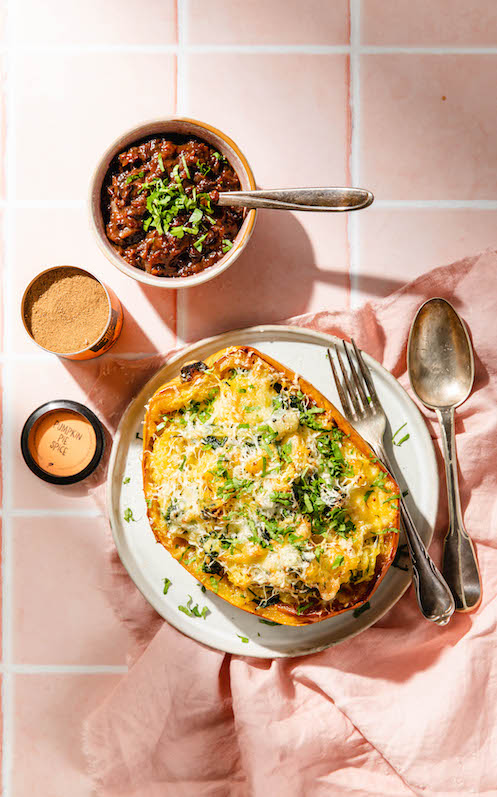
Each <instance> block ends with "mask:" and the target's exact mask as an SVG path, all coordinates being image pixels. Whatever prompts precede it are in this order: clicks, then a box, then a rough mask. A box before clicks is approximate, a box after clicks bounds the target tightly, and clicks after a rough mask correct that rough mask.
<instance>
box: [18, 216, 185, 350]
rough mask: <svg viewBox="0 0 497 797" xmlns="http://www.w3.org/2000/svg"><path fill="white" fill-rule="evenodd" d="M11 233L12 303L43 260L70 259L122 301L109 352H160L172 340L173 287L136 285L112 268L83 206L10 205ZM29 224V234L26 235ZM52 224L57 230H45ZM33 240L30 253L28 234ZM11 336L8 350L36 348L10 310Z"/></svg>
mask: <svg viewBox="0 0 497 797" xmlns="http://www.w3.org/2000/svg"><path fill="white" fill-rule="evenodd" d="M14 220H15V224H14V230H15V236H16V246H15V258H16V260H15V264H16V267H15V270H14V275H13V285H14V295H13V301H14V306H15V307H16V308H18V307H20V302H21V298H22V295H23V293H24V290H25V288H26V285H27V284H28V283H29V282H30V281H31V279H33V277H34V276H36V274H38V273H39V272H40V271H43V269H45V268H48V267H49V266H54V265H63V264H66V265H67V264H68V265H73V266H81V268H86V269H87V270H88V271H90V272H92V273H93V274H95V276H97V277H99V278H100V279H101V280H103V281H104V282H105V283H106V284H107V285H109V286H110V287H111V288H112V289H113V290H114V291H115V293H116V294H117V296H118V297H119V299H120V301H121V303H122V305H123V307H124V313H125V318H124V326H123V331H122V333H121V336H120V338H119V340H118V342H117V343H116V344H115V346H114V347H113V348H112V349H111V352H110V355H109V356H117V355H119V354H120V353H122V352H129V353H133V352H144V353H152V352H156V351H160V352H166V351H168V350H169V349H171V348H173V347H174V345H175V339H176V338H175V330H176V295H175V291H170V290H165V289H163V290H158V289H152V288H149V287H148V286H144V287H143V288H142V287H141V285H140V283H138V282H136V281H135V280H133V279H130V278H129V277H127V276H126V275H124V274H122V273H121V272H120V271H119V270H118V269H116V268H115V267H114V266H113V265H111V263H109V261H108V260H107V258H106V257H104V255H103V254H102V253H101V252H100V249H99V248H98V246H97V244H96V241H95V238H94V235H93V233H92V231H91V229H90V225H89V222H88V214H87V210H86V207H85V208H81V209H79V208H65V209H61V208H44V209H40V208H37V209H26V208H24V209H22V210H16V211H14ZM26 229H29V230H30V236H29V237H28V236H27V235H26ZM52 230H56V231H57V234H56V235H55V234H51V231H52ZM33 239H34V240H36V250H35V253H34V254H33V247H32V243H31V242H32V240H33ZM13 315H14V321H13V331H14V334H13V336H12V340H13V345H14V350H15V351H16V352H26V353H31V354H34V353H36V352H38V351H39V349H38V347H37V346H35V344H34V343H33V341H32V340H31V339H30V338H29V336H28V335H27V334H26V331H25V329H24V327H23V324H22V320H21V317H20V313H19V312H17V310H16V312H15V313H14V314H13Z"/></svg>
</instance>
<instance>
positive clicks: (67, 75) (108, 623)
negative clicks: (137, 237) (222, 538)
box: [0, 0, 497, 797]
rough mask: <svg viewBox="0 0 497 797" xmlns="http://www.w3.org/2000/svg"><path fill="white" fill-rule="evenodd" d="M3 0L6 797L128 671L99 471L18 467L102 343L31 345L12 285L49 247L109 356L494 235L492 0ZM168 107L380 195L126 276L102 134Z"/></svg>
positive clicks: (302, 300)
mask: <svg viewBox="0 0 497 797" xmlns="http://www.w3.org/2000/svg"><path fill="white" fill-rule="evenodd" d="M6 2H7V0H3V2H2V1H1V0H0V110H1V113H0V116H1V119H2V122H1V128H0V217H1V218H0V221H1V223H2V225H1V237H2V244H3V245H2V247H1V253H2V257H3V266H4V270H3V278H2V286H1V287H2V290H3V298H2V314H3V316H4V333H5V334H4V335H3V338H2V353H1V362H0V376H1V382H2V406H3V417H4V419H5V427H4V429H3V437H2V444H3V449H4V450H3V460H2V461H3V466H4V467H3V481H2V489H3V516H2V533H3V547H2V555H3V559H2V565H1V567H2V568H3V567H7V578H6V579H4V586H3V592H2V597H3V598H7V600H5V601H4V602H3V608H2V613H1V615H0V620H1V622H2V625H3V630H2V635H1V642H2V659H1V661H2V667H3V676H2V678H3V701H2V705H3V712H4V715H3V716H4V720H3V722H4V724H3V725H2V728H3V729H4V730H6V731H8V733H4V734H3V738H4V740H5V757H4V768H3V774H4V776H5V777H4V784H3V787H4V797H28V795H29V797H31V795H32V794H36V795H37V797H62V796H63V797H66V796H67V795H71V797H90V795H91V794H92V786H91V783H90V781H89V778H88V776H87V774H86V771H85V766H84V759H83V755H82V751H81V739H80V731H81V724H82V721H83V719H84V718H85V717H86V716H87V714H88V712H89V711H90V710H91V709H92V708H93V707H94V706H96V705H97V704H98V702H99V701H100V700H102V699H103V698H104V696H105V695H106V694H107V693H108V691H109V690H110V689H111V688H112V686H113V685H114V684H115V683H116V681H117V679H118V678H119V677H120V673H121V672H122V671H123V670H124V669H125V666H124V664H125V651H126V636H125V634H124V631H123V629H122V627H121V626H120V624H119V623H118V622H117V621H116V619H115V617H114V616H113V614H112V613H111V612H110V609H109V608H108V604H107V601H106V598H105V595H104V594H103V593H102V591H101V585H102V583H103V581H104V566H105V556H104V539H105V526H106V522H105V520H104V518H103V517H102V516H101V515H100V509H99V507H98V505H96V504H95V501H94V498H93V497H92V494H91V490H92V489H93V488H94V487H98V483H99V482H102V481H103V479H104V472H103V470H102V469H101V470H100V471H98V472H97V473H96V474H95V476H94V478H93V480H92V481H91V482H90V483H86V484H82V485H79V486H74V487H72V488H66V489H62V488H56V487H53V486H50V485H46V484H44V483H43V482H41V481H39V480H38V479H36V478H35V477H34V476H32V474H31V473H30V472H29V471H28V470H27V469H26V467H25V465H24V462H23V461H22V458H21V455H20V451H19V435H20V431H21V428H22V425H23V423H24V421H25V419H26V417H27V415H28V414H29V413H30V412H31V411H32V409H34V407H36V406H38V405H39V404H41V403H42V402H44V401H46V400H48V399H50V398H54V397H62V396H65V397H69V398H73V399H76V400H80V401H83V403H89V404H91V400H90V399H89V398H88V396H89V393H90V392H91V390H92V388H93V386H94V385H95V380H96V379H97V376H98V374H99V372H100V369H101V367H102V365H105V362H106V360H105V359H104V360H100V361H94V362H90V363H79V364H78V363H76V364H74V363H73V364H69V363H67V362H64V361H59V360H57V359H56V358H53V357H50V356H47V355H44V354H42V353H40V352H39V350H38V349H37V348H36V347H35V346H34V345H33V344H32V342H31V341H30V340H29V339H28V338H27V337H26V335H25V332H24V329H23V327H22V325H21V323H20V319H19V314H18V307H19V301H20V297H21V294H22V291H23V288H24V286H25V284H26V283H27V282H28V281H29V280H30V279H31V278H32V277H33V276H34V275H35V274H36V273H37V272H38V271H40V270H41V269H42V268H44V267H46V266H48V265H52V264H64V263H69V264H74V265H81V266H83V267H85V268H88V269H89V270H90V271H93V272H94V273H96V274H97V276H99V277H101V278H102V279H103V280H104V281H105V282H107V283H108V284H109V285H111V287H113V288H114V290H115V291H116V293H117V294H118V295H119V297H120V298H121V300H122V302H123V305H124V307H125V325H124V329H123V334H122V336H121V338H120V340H119V342H118V344H117V346H116V347H115V349H114V350H113V352H112V354H110V355H106V359H107V361H108V360H109V359H110V358H111V357H112V356H113V355H119V356H124V357H129V358H131V359H133V358H134V357H138V356H140V355H143V354H145V355H146V354H153V353H155V352H158V351H162V352H163V351H167V350H169V349H171V348H172V347H174V346H175V345H177V344H178V343H181V342H182V341H184V340H186V341H193V340H195V339H197V338H200V337H202V336H205V335H210V334H213V333H215V332H219V331H222V330H225V329H228V328H233V327H239V326H243V325H247V324H255V323H262V322H270V321H274V320H280V319H283V318H285V317H288V316H292V315H296V314H299V313H303V312H307V311H309V310H320V309H331V310H334V309H344V308H348V307H349V306H350V305H351V304H353V305H357V304H360V303H361V302H363V301H365V300H367V299H368V298H378V297H382V296H385V295H387V294H388V293H390V292H391V291H392V290H395V289H396V288H397V287H399V286H400V285H403V284H404V283H405V282H407V281H408V280H410V279H411V278H412V277H414V276H417V275H418V274H421V273H423V271H425V270H427V269H428V268H431V267H432V266H434V265H438V264H440V263H445V262H448V261H450V260H452V259H454V258H456V257H459V256H462V255H464V254H467V253H470V252H474V251H475V250H478V249H481V248H485V247H487V246H496V245H497V233H496V232H495V230H496V214H497V200H496V198H495V185H496V184H497V145H496V143H495V128H496V121H497V120H496V114H497V111H496V108H497V102H496V99H497V97H496V88H495V79H494V75H495V72H496V67H497V10H496V6H495V3H494V2H490V0H438V2H436V3H433V2H428V0H419V1H418V2H416V3H413V2H408V1H407V0H395V2H394V0H353V2H351V3H349V2H348V0H334V2H329V0H309V2H307V3H305V4H302V3H299V2H297V1H296V0H271V2H260V1H259V0H246V2H243V3H242V2H241V1H240V0H210V2H209V3H205V2H202V0H146V3H144V2H143V1H141V2H140V0H106V2H105V3H101V2H97V0H86V2H83V0H74V2H72V3H67V2H62V0H46V2H44V3H39V2H37V0H9V3H8V5H9V9H8V11H9V13H8V14H7V15H6V14H5V8H6ZM349 6H350V7H349ZM413 48H415V49H413ZM420 48H421V50H420ZM461 48H464V49H463V50H462V49H461ZM482 48H484V51H483V50H482ZM176 110H177V111H178V112H179V113H182V114H189V115H191V116H197V117H199V118H200V119H205V120H206V121H208V122H211V123H213V124H215V125H217V126H219V127H221V128H222V129H224V130H226V132H227V133H229V134H231V135H232V136H233V137H234V138H235V140H236V141H237V142H238V143H239V144H240V146H241V148H242V149H243V150H244V151H245V153H246V155H247V157H248V159H249V161H250V163H251V165H252V167H253V169H254V172H255V175H256V179H257V181H258V183H259V184H260V185H261V186H267V187H269V186H274V187H277V186H282V187H283V186H292V185H312V184H317V185H319V184H327V183H328V184H347V183H350V182H351V181H353V182H356V183H357V184H363V185H365V186H366V187H369V188H371V189H373V190H374V191H375V193H376V200H377V201H376V204H375V205H374V206H373V208H371V209H370V210H367V211H364V212H361V213H358V214H355V215H354V216H353V217H352V216H349V217H345V216H342V215H324V214H322V215H318V214H316V215H313V214H304V213H300V214H285V213H277V212H266V213H264V214H260V215H259V219H258V221H257V224H256V228H255V232H254V235H253V237H252V240H251V242H250V244H249V246H248V247H247V249H246V251H245V252H244V254H243V255H242V257H240V259H239V260H238V261H237V263H236V264H235V265H234V266H233V267H232V268H231V269H229V270H228V271H227V272H225V273H224V274H223V275H222V276H221V277H220V278H218V279H217V280H216V281H213V282H211V283H208V284H206V285H204V286H203V287H201V288H198V289H190V290H188V291H184V292H182V293H181V294H179V295H176V293H173V292H168V291H154V290H151V289H148V288H141V287H140V286H139V285H138V283H135V282H134V281H132V280H129V279H128V278H126V277H125V276H124V275H122V274H120V273H118V272H117V271H116V270H115V269H114V268H113V267H112V266H111V265H110V264H109V263H108V262H107V260H106V259H105V258H104V256H103V255H101V253H100V252H99V250H98V248H97V246H96V244H95V241H94V239H93V237H92V233H91V231H90V230H89V227H88V220H87V210H86V204H85V203H86V194H87V187H88V182H89V178H90V174H91V171H92V169H93V166H94V164H95V162H96V160H97V158H98V156H99V154H100V153H101V152H102V150H103V149H104V148H105V147H106V146H107V145H108V143H109V141H110V140H111V139H112V138H113V137H114V136H116V135H117V134H118V133H120V132H121V131H122V130H124V129H125V128H127V127H129V126H132V125H134V124H137V123H138V122H141V121H143V120H144V119H147V118H151V117H157V116H161V115H168V114H172V113H174V112H175V111H176ZM350 285H352V290H351V289H350ZM102 420H103V421H104V423H107V422H108V419H106V418H102ZM0 575H2V576H3V571H2V569H1V568H0ZM61 596H62V597H61Z"/></svg>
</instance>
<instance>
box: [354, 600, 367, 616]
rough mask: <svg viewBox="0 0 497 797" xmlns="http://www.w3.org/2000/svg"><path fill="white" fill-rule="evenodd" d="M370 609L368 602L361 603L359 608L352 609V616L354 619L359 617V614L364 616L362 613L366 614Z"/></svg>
mask: <svg viewBox="0 0 497 797" xmlns="http://www.w3.org/2000/svg"><path fill="white" fill-rule="evenodd" d="M370 608H371V604H370V602H369V601H367V602H366V603H363V605H362V606H359V607H358V608H357V609H354V611H353V615H354V617H360V616H361V614H364V612H367V610H368V609H370Z"/></svg>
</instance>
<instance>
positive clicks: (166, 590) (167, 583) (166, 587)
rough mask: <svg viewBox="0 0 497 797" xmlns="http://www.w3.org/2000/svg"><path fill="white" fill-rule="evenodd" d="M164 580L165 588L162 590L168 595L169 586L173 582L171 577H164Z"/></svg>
mask: <svg viewBox="0 0 497 797" xmlns="http://www.w3.org/2000/svg"><path fill="white" fill-rule="evenodd" d="M163 581H164V589H163V590H162V592H163V593H164V595H167V593H168V591H169V587H170V586H171V584H172V583H173V582H172V581H171V579H169V578H164V579H163Z"/></svg>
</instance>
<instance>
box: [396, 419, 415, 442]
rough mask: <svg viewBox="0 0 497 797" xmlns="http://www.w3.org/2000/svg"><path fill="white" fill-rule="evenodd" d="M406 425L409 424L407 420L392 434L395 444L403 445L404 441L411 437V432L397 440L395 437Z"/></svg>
mask: <svg viewBox="0 0 497 797" xmlns="http://www.w3.org/2000/svg"><path fill="white" fill-rule="evenodd" d="M404 426H407V421H406V422H405V423H403V424H402V426H399V428H398V429H397V431H396V432H394V434H393V435H392V443H393V444H394V446H401V445H402V443H405V442H406V440H409V438H410V436H411V435H410V434H405V435H404V437H402V438H401V439H400V440H396V439H395V438H396V437H397V435H398V433H399V432H401V431H402V429H403V428H404Z"/></svg>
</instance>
